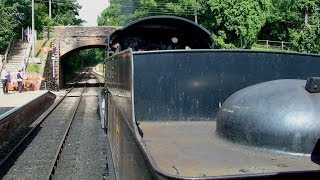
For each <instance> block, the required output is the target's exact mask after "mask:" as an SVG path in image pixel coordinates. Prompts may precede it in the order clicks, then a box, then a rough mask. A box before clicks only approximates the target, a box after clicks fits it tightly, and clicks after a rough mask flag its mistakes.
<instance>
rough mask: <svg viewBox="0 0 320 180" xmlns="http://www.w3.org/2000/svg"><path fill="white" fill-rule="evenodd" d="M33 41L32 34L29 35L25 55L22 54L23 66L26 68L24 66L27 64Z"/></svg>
mask: <svg viewBox="0 0 320 180" xmlns="http://www.w3.org/2000/svg"><path fill="white" fill-rule="evenodd" d="M33 41H34V38H33V34H31V38H30V42H29V44H28V47H27V49H26V51H25V54H24V57H23V63H24V66H26V64H27V63H28V62H29V57H30V53H31V49H32V45H33ZM24 68H25V67H24Z"/></svg>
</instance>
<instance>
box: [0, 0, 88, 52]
mask: <svg viewBox="0 0 320 180" xmlns="http://www.w3.org/2000/svg"><path fill="white" fill-rule="evenodd" d="M31 2H32V0H0V23H1V26H0V53H2V52H3V51H4V50H5V49H6V47H7V44H8V42H9V40H10V39H11V38H12V37H18V36H19V35H20V34H21V30H20V29H21V28H22V27H27V26H29V27H31V26H32V24H31V21H32V12H31V11H32V6H31ZM48 6H49V5H48V2H47V1H37V0H35V10H34V12H35V29H36V30H37V31H38V32H40V33H41V32H42V29H43V28H44V27H45V26H52V25H81V23H83V22H84V21H83V20H81V19H79V18H78V17H77V15H78V11H79V10H80V8H81V7H80V5H79V4H78V3H77V1H76V0H59V1H56V2H55V1H52V19H50V18H49V14H48V11H49V9H48ZM40 33H38V34H40Z"/></svg>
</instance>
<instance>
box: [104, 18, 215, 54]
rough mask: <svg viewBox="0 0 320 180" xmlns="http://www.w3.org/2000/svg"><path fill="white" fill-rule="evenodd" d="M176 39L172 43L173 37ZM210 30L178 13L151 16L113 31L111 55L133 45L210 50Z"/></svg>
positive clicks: (147, 49)
mask: <svg viewBox="0 0 320 180" xmlns="http://www.w3.org/2000/svg"><path fill="white" fill-rule="evenodd" d="M173 37H174V38H176V40H177V42H173V41H172V38H173ZM212 45H213V41H212V38H211V33H210V32H208V31H207V30H206V29H204V28H203V27H201V26H199V25H198V24H196V23H194V22H192V21H190V20H188V19H185V18H181V17H176V16H151V17H146V18H142V19H139V20H137V21H135V22H132V23H130V24H128V25H127V26H125V27H123V28H122V29H120V30H117V31H115V32H114V33H112V34H111V35H110V37H109V40H108V48H107V50H108V53H107V54H108V55H109V53H110V54H111V55H112V54H113V52H117V51H122V50H125V49H127V48H132V50H133V51H138V50H144V51H149V50H164V49H166V50H168V49H185V48H186V47H189V48H192V49H210V48H212Z"/></svg>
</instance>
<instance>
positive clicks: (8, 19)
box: [0, 1, 19, 53]
mask: <svg viewBox="0 0 320 180" xmlns="http://www.w3.org/2000/svg"><path fill="white" fill-rule="evenodd" d="M15 12H16V11H15V8H14V7H7V6H6V5H5V3H4V2H2V1H0V24H1V26H0V53H3V52H4V51H5V49H6V48H7V46H8V42H9V41H10V39H11V38H13V37H15V35H16V34H15V32H16V31H15V30H16V29H17V27H18V25H19V22H18V21H17V20H16V14H15Z"/></svg>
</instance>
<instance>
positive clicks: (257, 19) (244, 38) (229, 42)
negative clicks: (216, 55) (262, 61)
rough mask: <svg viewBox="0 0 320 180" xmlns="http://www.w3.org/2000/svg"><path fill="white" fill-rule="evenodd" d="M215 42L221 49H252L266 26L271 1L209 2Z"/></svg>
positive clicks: (223, 0) (210, 0) (231, 0)
mask: <svg viewBox="0 0 320 180" xmlns="http://www.w3.org/2000/svg"><path fill="white" fill-rule="evenodd" d="M207 4H208V5H209V7H210V17H211V18H212V27H211V28H210V29H211V31H212V32H213V38H214V40H215V41H216V42H217V43H219V42H221V43H219V44H217V46H218V47H220V48H229V47H234V46H236V47H241V48H251V46H252V45H253V44H254V43H255V42H256V40H257V36H258V34H259V32H260V29H261V27H262V26H263V25H264V24H265V22H266V19H267V13H268V10H269V8H270V6H271V2H270V1H255V0H242V1H238V0H209V1H208V2H207Z"/></svg>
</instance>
